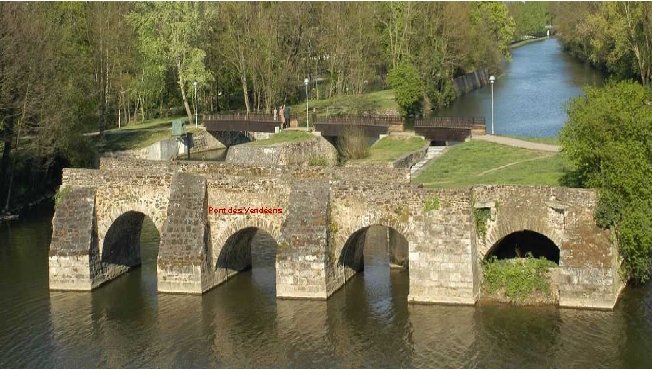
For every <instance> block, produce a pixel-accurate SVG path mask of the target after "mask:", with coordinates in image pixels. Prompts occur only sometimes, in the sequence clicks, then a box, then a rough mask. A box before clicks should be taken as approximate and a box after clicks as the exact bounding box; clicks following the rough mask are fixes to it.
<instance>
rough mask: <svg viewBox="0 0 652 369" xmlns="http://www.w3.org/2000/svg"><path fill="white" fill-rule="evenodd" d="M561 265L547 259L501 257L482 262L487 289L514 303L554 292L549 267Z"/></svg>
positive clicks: (529, 256) (484, 286) (484, 284)
mask: <svg viewBox="0 0 652 369" xmlns="http://www.w3.org/2000/svg"><path fill="white" fill-rule="evenodd" d="M556 266H557V264H555V263H554V262H552V261H550V260H547V259H545V258H539V259H535V258H533V257H531V254H530V255H528V257H526V258H517V259H505V260H497V259H496V258H495V257H493V258H491V259H489V260H487V261H485V262H483V263H482V272H483V276H484V283H483V286H482V287H483V289H484V290H485V291H486V292H488V293H490V294H504V295H505V297H507V298H508V299H509V300H510V301H511V302H516V303H520V302H523V301H524V300H525V299H527V298H528V297H530V296H532V295H533V294H535V293H542V294H545V295H549V294H550V292H551V291H550V280H549V278H548V268H551V267H556Z"/></svg>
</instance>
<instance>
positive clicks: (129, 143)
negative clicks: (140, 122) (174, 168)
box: [96, 127, 201, 152]
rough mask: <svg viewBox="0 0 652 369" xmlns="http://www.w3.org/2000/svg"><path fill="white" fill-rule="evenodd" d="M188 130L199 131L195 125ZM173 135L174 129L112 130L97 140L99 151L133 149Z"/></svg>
mask: <svg viewBox="0 0 652 369" xmlns="http://www.w3.org/2000/svg"><path fill="white" fill-rule="evenodd" d="M187 131H188V132H192V133H195V132H199V131H201V130H196V129H195V128H194V127H192V128H188V129H187ZM170 137H172V129H168V130H156V131H147V130H137V129H130V130H112V131H106V132H105V133H104V138H103V139H102V140H101V141H99V142H97V144H96V145H97V149H98V151H99V152H106V151H122V150H132V149H138V148H142V147H146V146H149V145H151V144H153V143H155V142H158V141H161V140H164V139H166V138H170Z"/></svg>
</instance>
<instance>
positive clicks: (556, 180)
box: [415, 141, 570, 188]
mask: <svg viewBox="0 0 652 369" xmlns="http://www.w3.org/2000/svg"><path fill="white" fill-rule="evenodd" d="M568 170H570V164H569V163H567V162H566V161H565V160H564V159H563V158H562V156H561V155H560V154H558V153H549V152H543V151H535V150H528V149H522V148H517V147H510V146H505V145H499V144H494V143H491V142H485V141H471V142H467V143H463V144H459V145H455V146H453V147H451V148H450V149H449V150H448V151H447V152H446V153H445V154H444V155H442V156H441V157H440V158H438V159H435V160H433V161H432V162H430V164H429V165H428V166H427V167H426V168H425V169H424V170H423V171H422V172H421V174H420V175H419V176H418V177H417V178H415V182H416V183H422V184H424V185H426V186H429V187H443V188H446V187H463V186H472V185H479V184H515V185H549V186H559V185H560V179H561V178H562V176H563V175H564V174H565V172H566V171H568Z"/></svg>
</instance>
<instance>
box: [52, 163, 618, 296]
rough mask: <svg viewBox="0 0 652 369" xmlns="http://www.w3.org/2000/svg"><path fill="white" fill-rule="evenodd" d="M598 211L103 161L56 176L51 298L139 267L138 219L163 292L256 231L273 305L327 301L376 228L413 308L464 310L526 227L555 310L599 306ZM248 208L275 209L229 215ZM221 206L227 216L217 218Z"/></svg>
mask: <svg viewBox="0 0 652 369" xmlns="http://www.w3.org/2000/svg"><path fill="white" fill-rule="evenodd" d="M595 205H596V195H595V193H594V192H593V191H591V190H582V189H568V188H551V187H523V186H479V187H474V188H465V189H450V190H448V189H447V190H444V189H426V188H420V187H419V186H416V185H413V184H410V183H409V170H408V169H394V168H382V169H381V168H375V167H371V168H358V167H352V168H325V167H242V166H233V165H229V164H225V163H197V162H195V163H193V162H171V163H167V162H151V161H133V160H132V161H129V160H116V159H106V160H102V162H101V164H100V169H64V172H63V183H62V186H61V189H60V195H59V200H58V201H57V205H56V211H55V215H54V219H53V234H52V241H51V245H50V254H49V275H50V289H53V290H92V289H94V288H96V287H99V286H100V285H101V284H103V283H105V282H108V281H110V280H112V279H114V278H116V277H117V276H119V275H120V274H123V273H125V272H126V271H128V270H129V269H130V268H131V267H134V266H137V265H139V264H140V246H139V234H140V228H141V225H142V222H143V219H144V218H145V217H148V218H150V219H151V220H152V222H153V223H154V224H155V226H156V228H157V229H158V231H159V234H160V245H159V252H158V259H157V278H158V290H159V291H160V292H170V293H193V294H201V293H204V292H206V291H208V290H210V289H211V288H213V287H215V286H217V285H219V284H220V283H222V282H224V281H226V280H227V279H228V278H229V277H230V276H232V275H234V274H235V273H237V272H238V271H240V270H243V269H244V268H246V267H248V266H250V263H251V262H250V255H249V252H250V251H248V250H247V248H246V247H241V246H239V245H241V244H243V243H247V242H248V240H250V239H251V237H253V236H252V232H251V230H262V231H264V232H266V233H268V234H269V235H271V237H273V238H274V239H275V240H276V242H277V245H278V246H277V257H276V294H277V296H278V297H279V298H311V299H326V298H328V297H329V296H330V295H331V294H333V293H334V292H335V291H336V290H338V289H339V288H340V287H341V286H342V285H344V283H346V281H347V280H348V279H350V278H351V277H352V276H354V275H355V274H356V273H357V272H358V271H359V270H360V269H361V268H362V263H361V255H362V250H361V247H360V237H359V236H360V234H361V232H363V231H364V230H365V229H367V227H369V226H372V225H384V226H386V227H389V228H390V229H391V230H393V232H394V233H398V234H400V235H402V236H403V237H404V239H405V240H407V250H405V252H404V253H403V254H402V255H399V254H396V255H393V257H394V259H395V260H394V262H395V263H396V264H404V265H405V266H408V267H409V283H410V286H409V297H408V299H409V300H410V301H412V302H424V303H454V304H474V303H475V302H476V301H477V300H478V297H479V295H480V283H481V273H482V272H481V268H480V262H481V261H482V260H483V259H484V258H485V256H486V255H487V254H488V253H490V252H491V250H492V248H493V247H494V246H495V245H497V244H498V243H499V241H500V240H502V239H504V238H505V237H507V236H509V235H513V234H517V233H518V232H521V231H524V230H529V231H532V232H535V233H536V234H539V235H542V236H545V237H544V238H547V239H549V240H550V241H552V242H554V244H555V246H556V247H557V248H558V258H559V268H558V270H557V278H556V279H557V285H558V290H559V305H560V306H569V307H590V308H605V309H610V308H612V307H613V306H614V304H615V302H616V301H617V298H618V295H619V293H620V291H621V289H622V288H623V282H622V281H621V280H620V279H619V275H618V263H619V261H618V260H619V258H618V254H617V251H616V248H615V246H614V243H613V242H612V235H611V233H610V232H609V231H605V230H602V229H600V228H598V227H597V226H596V225H595V222H594V220H593V212H594V209H595ZM247 207H249V208H261V207H264V208H269V209H282V213H280V214H279V213H278V212H277V214H258V213H250V214H246V215H245V214H238V215H229V214H228V209H229V208H247ZM222 208H223V209H227V214H219V211H215V210H214V209H222ZM478 214H484V218H483V219H479V217H478ZM390 233H391V232H390ZM388 234H389V233H388ZM405 259H407V260H405Z"/></svg>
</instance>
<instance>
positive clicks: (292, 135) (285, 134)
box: [247, 131, 315, 146]
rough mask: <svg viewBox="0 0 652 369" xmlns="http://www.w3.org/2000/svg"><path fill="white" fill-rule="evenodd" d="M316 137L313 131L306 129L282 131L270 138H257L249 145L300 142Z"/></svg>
mask: <svg viewBox="0 0 652 369" xmlns="http://www.w3.org/2000/svg"><path fill="white" fill-rule="evenodd" d="M312 137H315V136H314V135H313V134H312V133H309V132H304V131H282V132H279V133H276V134H274V135H272V136H271V137H270V138H267V139H264V140H257V141H253V142H250V143H248V144H247V145H257V146H268V145H274V144H279V143H288V142H298V141H304V140H307V139H309V138H312Z"/></svg>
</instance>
